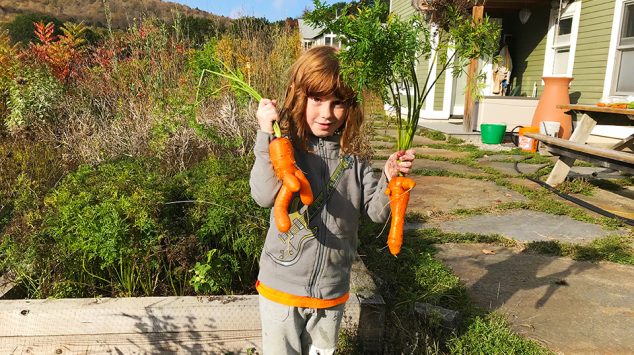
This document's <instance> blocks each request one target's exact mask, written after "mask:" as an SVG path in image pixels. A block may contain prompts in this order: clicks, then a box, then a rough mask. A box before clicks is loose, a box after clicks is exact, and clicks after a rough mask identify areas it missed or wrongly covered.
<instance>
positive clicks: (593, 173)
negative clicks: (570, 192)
mask: <svg viewBox="0 0 634 355" xmlns="http://www.w3.org/2000/svg"><path fill="white" fill-rule="evenodd" d="M568 178H569V179H572V178H598V179H620V178H623V174H621V173H620V172H619V171H615V170H611V169H606V168H602V167H591V166H573V167H572V168H570V172H569V173H568Z"/></svg>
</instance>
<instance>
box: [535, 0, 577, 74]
mask: <svg viewBox="0 0 634 355" xmlns="http://www.w3.org/2000/svg"><path fill="white" fill-rule="evenodd" d="M581 6H582V1H581V0H577V1H574V2H570V3H569V4H567V5H566V7H565V8H563V9H561V13H560V12H559V7H558V6H557V7H555V8H554V9H551V11H550V21H549V24H548V34H547V40H546V53H545V58H544V69H543V75H544V76H570V77H571V76H572V75H573V72H574V63H575V53H576V47H577V38H578V36H579V22H580V18H581ZM558 17H559V23H560V22H561V20H562V19H572V25H571V29H570V34H565V35H559V34H558V33H559V26H558V22H557V18H558ZM558 40H559V41H558ZM565 49H568V63H567V66H566V72H565V73H558V74H554V64H555V55H556V54H557V52H560V51H562V50H565Z"/></svg>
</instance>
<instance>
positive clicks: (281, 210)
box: [273, 185, 293, 233]
mask: <svg viewBox="0 0 634 355" xmlns="http://www.w3.org/2000/svg"><path fill="white" fill-rule="evenodd" d="M292 198H293V191H291V190H290V189H289V188H287V187H286V185H282V187H281V188H280V191H279V192H278V193H277V196H276V197H275V205H273V215H274V216H275V225H277V229H279V230H280V232H282V233H286V232H287V231H288V230H289V229H290V228H291V219H290V218H289V217H288V206H289V205H290V204H291V199H292Z"/></svg>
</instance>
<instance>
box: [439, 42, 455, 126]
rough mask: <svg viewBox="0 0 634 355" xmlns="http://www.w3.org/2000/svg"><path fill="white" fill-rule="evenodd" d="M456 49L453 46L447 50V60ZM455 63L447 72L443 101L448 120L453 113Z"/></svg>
mask: <svg viewBox="0 0 634 355" xmlns="http://www.w3.org/2000/svg"><path fill="white" fill-rule="evenodd" d="M454 52H455V49H453V48H452V47H451V46H449V48H448V49H447V58H451V56H452V55H453V54H454ZM453 82H454V80H453V63H452V64H450V65H449V68H447V70H446V71H445V92H444V94H443V95H444V96H443V100H442V112H446V113H447V118H449V117H450V116H451V112H452V111H453V107H452V102H451V101H452V98H453Z"/></svg>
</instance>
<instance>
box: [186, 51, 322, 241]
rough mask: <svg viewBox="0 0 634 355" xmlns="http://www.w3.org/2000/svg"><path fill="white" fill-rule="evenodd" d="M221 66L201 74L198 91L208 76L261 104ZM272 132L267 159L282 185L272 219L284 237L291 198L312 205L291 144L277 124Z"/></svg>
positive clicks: (237, 74) (258, 97)
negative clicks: (219, 69)
mask: <svg viewBox="0 0 634 355" xmlns="http://www.w3.org/2000/svg"><path fill="white" fill-rule="evenodd" d="M223 65H224V68H225V70H224V71H223V72H218V71H210V70H206V69H205V70H203V72H202V74H201V76H200V80H199V83H198V89H200V85H201V84H202V80H203V77H204V75H205V73H206V72H209V73H211V74H214V75H217V76H220V77H223V78H225V79H227V80H229V82H230V83H231V87H232V88H233V89H234V90H236V91H240V92H243V93H246V94H248V95H249V96H251V97H252V98H253V99H255V100H256V101H258V102H259V101H260V100H262V95H260V93H258V92H257V91H256V90H255V89H253V87H251V85H249V84H248V83H247V82H246V81H244V79H243V78H242V75H241V73H240V72H239V71H233V70H231V68H229V67H228V66H227V65H226V64H224V63H223ZM196 101H197V102H198V92H197V93H196ZM273 131H274V134H275V139H273V141H271V143H269V155H270V157H271V163H272V165H273V170H274V171H275V175H276V176H277V177H278V178H279V179H280V181H281V182H282V187H281V188H280V191H279V192H278V193H277V196H276V197H275V204H274V205H273V216H274V217H275V224H276V226H277V228H278V229H279V231H280V232H282V233H286V232H287V231H288V230H289V229H290V227H291V220H290V218H289V215H288V207H289V205H290V203H291V200H292V198H293V194H294V193H295V192H298V191H299V197H300V200H301V201H302V203H303V204H304V205H306V206H308V205H310V204H312V203H313V191H312V189H311V187H310V183H309V182H308V179H306V176H305V175H304V173H303V172H302V171H301V170H300V169H299V168H298V167H297V165H296V163H295V154H294V153H293V145H292V144H291V141H290V140H289V139H288V138H286V137H282V132H281V130H280V126H279V124H278V123H277V121H276V122H274V123H273Z"/></svg>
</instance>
